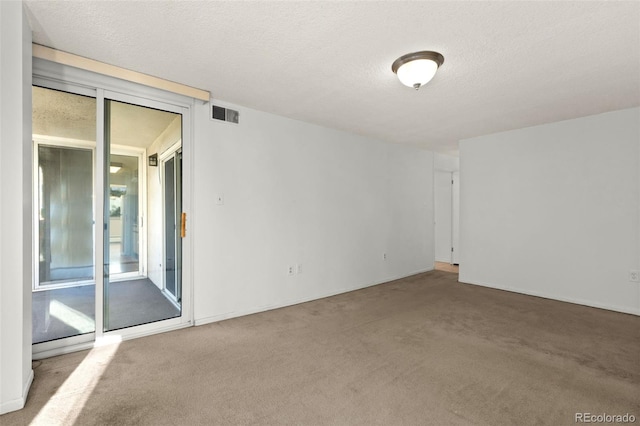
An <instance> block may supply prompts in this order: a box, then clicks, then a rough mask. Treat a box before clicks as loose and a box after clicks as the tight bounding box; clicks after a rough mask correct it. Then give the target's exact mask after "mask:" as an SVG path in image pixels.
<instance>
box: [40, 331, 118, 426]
mask: <svg viewBox="0 0 640 426" xmlns="http://www.w3.org/2000/svg"><path fill="white" fill-rule="evenodd" d="M118 347H119V344H118V343H113V344H109V345H105V346H101V347H99V348H95V349H92V350H91V351H90V352H89V354H88V355H87V356H86V358H85V359H84V360H82V362H81V363H80V365H78V367H77V368H76V369H75V370H74V371H73V373H71V375H70V376H69V377H68V378H67V380H65V382H64V383H63V384H62V386H60V388H59V389H58V390H57V391H56V393H55V394H54V395H53V396H52V397H51V398H49V401H47V403H46V404H45V405H44V407H42V409H41V410H40V411H39V412H38V415H37V416H36V417H35V418H34V419H33V421H32V423H31V424H32V425H47V426H49V425H52V424H60V425H72V424H74V423H75V421H76V419H77V418H78V416H79V415H80V413H82V409H83V408H84V405H85V404H86V403H87V401H88V400H89V398H90V397H91V395H92V393H93V391H94V389H95V387H96V386H97V384H98V382H99V381H100V378H101V377H102V375H103V374H104V372H105V370H106V369H107V367H108V366H109V364H110V363H111V360H112V359H113V357H114V356H115V354H116V352H117V351H118Z"/></svg>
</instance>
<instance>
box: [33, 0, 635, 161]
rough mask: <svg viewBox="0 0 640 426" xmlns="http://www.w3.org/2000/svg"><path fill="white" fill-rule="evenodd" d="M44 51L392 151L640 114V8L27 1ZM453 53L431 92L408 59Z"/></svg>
mask: <svg viewBox="0 0 640 426" xmlns="http://www.w3.org/2000/svg"><path fill="white" fill-rule="evenodd" d="M25 4H26V7H27V14H28V16H29V19H30V22H31V25H32V28H33V31H34V34H33V37H34V42H36V43H40V44H43V45H46V46H50V47H53V48H56V49H60V50H64V51H68V52H71V53H74V54H77V55H81V56H85V57H88V58H92V59H96V60H99V61H103V62H107V63H110V64H114V65H118V66H120V67H124V68H128V69H132V70H135V71H140V72H143V73H147V74H151V75H154V76H158V77H162V78H165V79H169V80H173V81H177V82H180V83H184V84H187V85H191V86H194V87H198V88H201V89H206V90H210V91H211V92H212V95H213V96H214V98H216V99H219V100H223V101H227V102H231V103H235V104H239V105H244V106H247V107H252V108H255V109H259V110H262V111H267V112H271V113H275V114H279V115H284V116H287V117H291V118H295V119H299V120H304V121H308V122H312V123H317V124H321V125H325V126H329V127H333V128H337V129H342V130H346V131H350V132H354V133H359V134H363V135H367V136H371V137H375V138H379V139H383V140H387V141H392V142H398V143H407V144H415V145H419V146H422V147H425V148H429V149H432V150H435V151H438V152H443V153H455V152H457V143H458V141H459V140H460V139H464V138H469V137H473V136H479V135H483V134H489V133H494V132H498V131H503V130H508V129H514V128H521V127H527V126H531V125H536V124H541V123H547V122H552V121H558V120H563V119H569V118H574V117H580V116H585V115H590V114H597V113H601V112H606V111H611V110H616V109H621V108H628V107H633V106H638V105H640V2H636V1H631V2H616V1H577V2H565V1H548V2H542V1H534V2H524V1H510V2H488V1H483V2H458V1H449V2H432V1H424V2H399V1H384V2H311V1H304V2H270V1H262V2H213V1H195V2H177V1H167V2H158V1H156V2H98V1H84V2H76V1H73V2H65V1H63V2H57V1H46V2H39V1H26V2H25ZM418 50H435V51H438V52H440V53H442V54H443V55H444V57H445V62H444V65H443V66H442V67H441V68H440V70H439V71H438V74H437V75H436V77H435V78H434V79H433V80H432V81H431V82H430V83H429V84H428V85H427V86H425V87H423V88H422V89H420V90H419V91H418V92H416V91H414V90H413V89H410V88H407V87H404V86H402V85H401V84H400V83H399V81H398V80H397V78H396V76H395V75H394V74H393V73H392V72H391V63H392V62H393V61H394V60H395V59H396V58H397V57H399V56H401V55H403V54H406V53H409V52H413V51H418Z"/></svg>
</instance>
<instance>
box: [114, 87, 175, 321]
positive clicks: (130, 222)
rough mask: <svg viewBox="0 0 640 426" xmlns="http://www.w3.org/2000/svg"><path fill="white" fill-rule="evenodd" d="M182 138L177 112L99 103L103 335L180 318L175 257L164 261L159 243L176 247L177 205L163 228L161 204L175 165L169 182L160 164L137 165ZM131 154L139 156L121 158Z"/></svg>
mask: <svg viewBox="0 0 640 426" xmlns="http://www.w3.org/2000/svg"><path fill="white" fill-rule="evenodd" d="M181 140H182V116H181V115H180V114H176V113H173V112H168V111H162V110H159V109H153V108H147V107H143V106H139V105H132V104H129V103H124V102H119V101H116V100H110V99H105V164H104V165H103V167H104V177H105V179H104V180H105V187H104V191H105V212H104V213H105V215H104V216H105V217H104V220H105V225H106V226H105V235H104V241H105V253H104V256H105V277H104V293H103V294H104V331H111V330H117V329H122V328H126V327H132V326H136V325H141V324H146V323H151V322H156V321H162V320H166V319H169V318H175V317H179V316H180V315H181V311H182V306H181V303H180V300H179V298H177V297H176V293H177V290H176V289H177V281H176V280H177V278H176V277H177V273H176V271H181V265H180V259H178V258H177V256H173V257H172V258H171V259H168V258H166V257H165V256H164V252H165V250H164V247H165V246H166V244H165V241H167V239H168V240H170V241H171V240H172V239H173V240H174V242H173V246H174V247H175V246H176V245H177V239H178V238H179V237H178V236H177V231H179V227H178V226H175V217H178V216H177V213H176V210H175V207H174V209H173V210H172V214H173V215H174V218H173V219H171V218H169V221H170V222H171V225H169V224H168V223H167V222H166V221H165V219H166V217H165V216H166V213H167V210H166V208H165V206H164V202H165V198H166V196H167V193H174V194H175V193H176V192H177V190H176V179H175V166H174V170H173V171H171V172H170V174H171V175H173V177H167V176H166V173H165V170H164V169H163V168H161V167H158V166H159V164H158V165H156V166H148V165H146V161H144V162H141V161H139V160H138V159H139V158H144V157H146V156H149V155H152V154H158V155H159V156H162V155H164V153H165V152H167V151H170V150H175V147H176V146H178V147H179V145H180V141H181ZM135 151H138V152H141V153H142V154H141V156H140V157H138V156H136V155H129V154H125V153H126V152H135ZM143 182H146V185H145V184H143ZM172 198H173V200H174V201H173V204H172V205H173V206H175V196H173V197H172ZM145 205H146V213H145V210H144V208H143V206H145ZM174 251H175V250H174ZM143 253H144V255H143ZM169 276H170V277H171V278H170V277H169Z"/></svg>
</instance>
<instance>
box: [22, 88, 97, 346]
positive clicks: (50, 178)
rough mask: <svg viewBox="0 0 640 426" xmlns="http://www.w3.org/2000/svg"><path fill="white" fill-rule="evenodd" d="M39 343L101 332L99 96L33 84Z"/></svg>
mask: <svg viewBox="0 0 640 426" xmlns="http://www.w3.org/2000/svg"><path fill="white" fill-rule="evenodd" d="M32 96H33V142H34V147H33V148H34V149H33V151H34V168H33V182H34V188H33V194H34V200H33V202H34V203H33V204H34V215H33V216H34V217H33V223H34V230H33V234H34V249H35V253H34V270H35V271H34V272H35V273H34V283H33V293H32V311H33V313H32V323H33V342H34V343H40V342H44V341H49V340H55V339H62V338H67V337H71V336H77V335H82V334H86V333H93V332H94V331H95V310H94V304H95V286H94V283H95V263H94V238H93V236H94V199H93V183H94V180H93V178H94V172H95V169H94V157H95V148H96V99H95V98H94V97H91V96H83V95H78V94H72V93H67V92H64V91H60V90H52V89H47V88H42V87H35V86H34V87H33V91H32Z"/></svg>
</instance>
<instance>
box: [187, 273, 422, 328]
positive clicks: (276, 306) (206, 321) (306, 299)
mask: <svg viewBox="0 0 640 426" xmlns="http://www.w3.org/2000/svg"><path fill="white" fill-rule="evenodd" d="M434 266H435V265H431V266H429V267H427V268H425V269H420V270H418V271H414V272H411V273H408V274H401V275H399V276H392V277H389V278H387V279H384V280H382V281H376V282H373V283H369V284H365V285H361V286H356V287H352V288H342V289H340V290H336V291H330V292H326V293H320V294H316V295H314V296H311V297H304V298H301V299H293V300H288V301H284V302H282V303H277V304H274V305H267V306H259V307H254V308H250V309H243V310H241V311H233V312H226V313H223V314H218V315H213V316H208V317H203V318H196V319H195V320H194V325H196V326H198V325H204V324H210V323H213V322H218V321H224V320H227V319H231V318H237V317H243V316H245V315H252V314H257V313H258V312H266V311H271V310H273V309H280V308H285V307H287V306H293V305H298V304H300V303H306V302H311V301H314V300H318V299H324V298H325V297H331V296H337V295H338V294H344V293H349V292H350V291H356V290H361V289H363V288H367V287H373V286H375V285H379V284H384V283H388V282H391V281H395V280H400V279H402V278H407V277H410V276H412V275H417V274H422V273H424V272H429V271H433V269H434Z"/></svg>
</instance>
